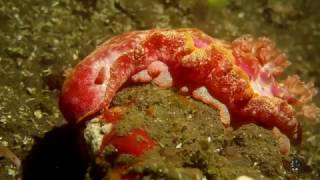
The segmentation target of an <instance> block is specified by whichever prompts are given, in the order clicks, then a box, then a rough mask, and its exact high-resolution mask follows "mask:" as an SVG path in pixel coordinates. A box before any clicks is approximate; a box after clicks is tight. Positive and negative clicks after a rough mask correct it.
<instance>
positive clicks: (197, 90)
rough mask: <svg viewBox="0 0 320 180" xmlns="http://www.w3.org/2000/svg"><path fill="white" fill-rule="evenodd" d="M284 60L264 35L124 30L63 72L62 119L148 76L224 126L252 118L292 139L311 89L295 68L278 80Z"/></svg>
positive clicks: (87, 113)
mask: <svg viewBox="0 0 320 180" xmlns="http://www.w3.org/2000/svg"><path fill="white" fill-rule="evenodd" d="M287 65H288V61H287V60H286V57H285V55H284V54H283V53H281V52H279V51H278V50H277V49H275V48H274V46H273V44H272V43H271V42H270V41H269V40H268V39H266V38H260V39H253V38H251V37H249V36H246V37H242V38H238V39H236V40H234V41H233V42H231V43H227V42H224V41H221V40H218V39H215V38H212V37H210V36H208V35H206V34H205V33H203V32H201V31H200V30H197V29H177V30H157V29H155V30H146V31H136V32H129V33H126V34H122V35H119V36H116V37H113V38H111V39H110V40H108V41H106V42H105V43H103V44H102V45H101V46H99V47H98V48H97V49H96V50H95V51H94V52H92V53H91V54H90V55H89V56H87V57H86V58H85V59H84V60H83V61H82V62H80V63H79V64H78V65H77V66H76V67H75V68H74V69H73V71H72V72H71V73H69V75H68V77H67V79H66V81H65V83H64V86H63V89H62V95H61V99H60V109H61V111H62V112H63V114H64V116H65V117H66V119H67V120H68V121H69V122H70V123H79V122H82V121H84V120H87V119H89V118H91V117H93V116H95V115H98V114H103V113H104V112H106V111H107V110H108V107H109V104H110V102H111V100H112V98H113V97H114V96H115V94H116V92H117V91H118V90H119V89H120V88H121V87H123V86H124V84H127V82H132V83H147V82H153V83H154V84H156V85H158V86H160V87H163V88H169V87H175V88H177V89H180V90H181V91H182V92H183V93H185V94H188V95H191V96H192V97H194V98H196V99H198V100H200V101H203V102H204V103H207V104H208V105H210V106H212V107H214V108H216V109H218V110H219V111H220V115H221V119H222V122H223V124H224V125H225V126H229V125H230V124H231V125H233V124H243V123H248V122H254V123H256V124H259V125H262V126H264V127H266V128H274V127H276V128H277V129H279V130H280V131H281V132H282V133H284V134H285V135H287V136H288V137H289V138H290V139H291V140H292V141H294V142H296V141H299V139H300V137H301V130H300V126H299V122H298V121H297V119H296V114H297V112H296V109H297V108H300V112H301V111H302V112H305V113H304V114H305V115H306V116H311V117H312V116H314V115H315V114H316V113H317V112H318V109H317V108H316V107H315V106H314V105H313V104H311V103H310V102H311V98H312V96H313V95H314V94H315V93H316V91H315V89H314V88H313V85H312V84H307V85H305V84H304V83H303V82H302V81H300V80H299V78H298V77H297V76H290V77H289V78H288V79H287V80H285V81H283V82H282V83H278V82H277V81H276V77H277V76H278V75H280V74H281V72H282V71H283V70H284V68H286V66H287ZM208 123H209V122H208ZM137 132H139V133H140V134H143V133H144V132H140V131H137ZM150 142H151V140H150ZM151 144H153V142H152V143H151Z"/></svg>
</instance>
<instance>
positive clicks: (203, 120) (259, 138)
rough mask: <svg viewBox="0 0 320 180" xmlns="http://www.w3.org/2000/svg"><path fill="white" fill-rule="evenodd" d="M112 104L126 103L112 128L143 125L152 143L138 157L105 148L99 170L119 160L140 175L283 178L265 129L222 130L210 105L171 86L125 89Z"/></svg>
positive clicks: (125, 129)
mask: <svg viewBox="0 0 320 180" xmlns="http://www.w3.org/2000/svg"><path fill="white" fill-rule="evenodd" d="M115 106H127V107H128V110H127V111H126V113H125V115H124V116H123V117H122V119H121V121H120V122H119V123H118V124H116V125H115V127H114V128H115V130H116V131H118V132H120V134H126V133H128V132H129V131H130V130H131V129H134V128H144V129H145V130H146V131H147V132H148V133H149V134H150V136H151V137H152V138H153V139H154V140H155V141H156V142H157V147H156V148H154V149H153V150H151V151H150V152H148V153H146V154H145V155H143V157H139V158H137V157H133V156H132V157H131V158H130V160H128V161H126V160H123V159H126V158H123V156H124V155H120V156H117V155H115V154H117V153H116V150H115V149H112V146H107V149H108V150H107V151H106V153H105V154H104V156H103V157H99V158H98V159H99V161H97V162H99V163H98V164H99V165H100V166H101V164H102V167H99V168H104V169H106V167H108V168H109V167H111V166H117V165H118V164H119V163H120V164H121V163H122V164H123V163H124V164H126V166H130V170H129V172H130V173H134V174H139V177H141V178H142V177H143V178H146V179H203V178H206V179H236V178H237V177H238V176H241V175H246V176H249V177H253V178H257V179H268V178H271V179H272V178H278V177H281V176H284V170H283V168H282V159H281V155H280V153H279V150H278V146H277V144H276V142H275V140H274V139H273V136H272V133H271V131H270V130H266V129H264V128H261V127H258V126H256V125H254V124H249V125H245V126H243V127H240V128H239V129H237V130H232V129H226V128H224V127H223V125H222V123H221V122H220V120H219V116H218V113H217V111H216V110H215V109H212V108H211V107H209V106H207V105H206V104H203V103H202V102H199V101H196V100H194V99H192V98H190V97H188V96H183V95H180V94H179V93H178V92H175V91H174V90H172V89H170V90H164V89H159V88H158V87H156V86H153V85H145V86H135V87H129V88H125V89H123V90H122V91H121V92H119V93H118V95H117V96H116V97H115V98H114V100H113V103H112V107H115ZM132 158H133V159H135V160H132ZM101 159H102V160H104V161H105V162H104V163H101ZM119 159H122V160H119ZM141 159H142V160H141ZM137 162H139V163H137ZM99 165H98V166H99ZM108 168H107V169H108ZM105 172H106V173H108V170H106V171H105Z"/></svg>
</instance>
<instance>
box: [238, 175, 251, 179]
mask: <svg viewBox="0 0 320 180" xmlns="http://www.w3.org/2000/svg"><path fill="white" fill-rule="evenodd" d="M237 180H254V179H253V178H252V177H249V176H245V175H242V176H239V177H237Z"/></svg>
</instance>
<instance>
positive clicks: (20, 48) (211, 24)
mask: <svg viewBox="0 0 320 180" xmlns="http://www.w3.org/2000/svg"><path fill="white" fill-rule="evenodd" d="M319 9H320V1H314V0H259V1H255V0H208V1H207V0H202V1H200V0H136V1H133V0H47V1H43V0H24V1H20V0H10V1H7V0H0V146H4V147H8V148H9V149H11V150H12V151H13V152H14V153H16V154H17V156H18V157H19V158H21V159H22V160H23V166H22V167H23V168H22V170H18V169H16V168H15V166H14V165H13V164H12V163H11V162H10V161H9V160H7V159H4V158H1V157H0V179H4V180H7V179H8V180H11V179H19V178H21V177H23V179H30V180H31V179H64V178H66V179H67V177H66V174H67V175H68V176H70V178H69V179H84V178H85V173H86V168H87V165H88V163H87V162H86V161H85V160H83V159H81V158H80V153H81V152H80V150H79V149H77V147H78V144H77V140H76V139H77V137H76V135H75V133H74V131H75V130H74V129H73V128H72V127H69V126H67V125H65V121H64V119H63V117H62V115H61V114H60V112H59V108H58V103H57V100H58V97H59V91H60V88H61V85H62V82H63V80H64V76H63V73H64V70H66V69H67V68H70V67H73V66H74V65H75V64H77V63H78V62H79V61H80V60H81V59H82V58H83V57H85V56H86V55H87V54H89V53H90V52H91V51H92V50H94V49H95V47H96V46H97V45H99V44H100V43H102V42H103V41H105V40H106V39H108V38H110V37H112V36H114V35H116V34H120V33H123V32H128V31H133V30H143V29H150V28H180V27H195V28H199V29H201V30H203V31H204V32H206V33H207V34H209V35H211V36H213V37H216V38H219V39H225V40H233V39H235V38H236V37H239V36H241V35H245V34H251V35H253V36H266V37H268V38H270V39H272V40H273V41H275V42H276V44H277V47H279V48H280V49H282V50H283V51H284V52H286V53H287V55H288V57H289V60H290V61H291V63H292V65H291V66H290V67H289V68H288V71H287V72H288V73H296V74H299V75H300V76H301V77H302V79H303V80H306V81H310V80H313V81H314V82H315V86H316V87H317V88H319V87H320V70H319V68H320V55H319V52H320V43H319V42H320V23H319V22H320V12H319ZM315 102H316V104H317V105H318V106H319V105H320V97H319V95H318V96H316V97H315ZM300 122H301V123H302V125H303V131H304V137H303V142H302V144H301V145H300V146H299V147H296V148H295V149H293V152H292V154H291V156H290V157H289V158H287V159H283V160H282V163H283V166H284V168H285V169H286V173H288V174H291V175H292V176H294V177H298V178H301V179H319V178H320V143H319V142H320V134H319V129H320V120H319V118H318V119H316V120H312V121H310V120H305V119H300ZM249 129H250V128H249ZM251 129H252V128H251ZM253 141H254V140H253ZM253 150H256V151H257V152H256V153H259V148H257V149H253ZM268 158H270V157H265V161H264V162H265V163H268ZM270 161H271V160H270ZM280 162H281V161H280ZM229 168H230V169H237V168H239V167H237V166H235V167H232V166H230V167H229ZM277 175H278V174H277ZM281 175H282V176H281V178H286V177H287V176H286V174H281ZM288 176H289V175H288ZM45 177H46V178H45ZM224 178H226V179H228V177H224ZM269 178H270V179H277V178H279V177H276V176H272V175H270V177H269Z"/></svg>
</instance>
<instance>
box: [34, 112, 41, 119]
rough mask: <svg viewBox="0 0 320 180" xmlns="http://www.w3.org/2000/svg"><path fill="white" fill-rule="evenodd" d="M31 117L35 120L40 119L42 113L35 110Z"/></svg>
mask: <svg viewBox="0 0 320 180" xmlns="http://www.w3.org/2000/svg"><path fill="white" fill-rule="evenodd" d="M33 115H34V116H35V117H36V118H37V119H41V118H42V112H41V110H36V111H34V112H33Z"/></svg>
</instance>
